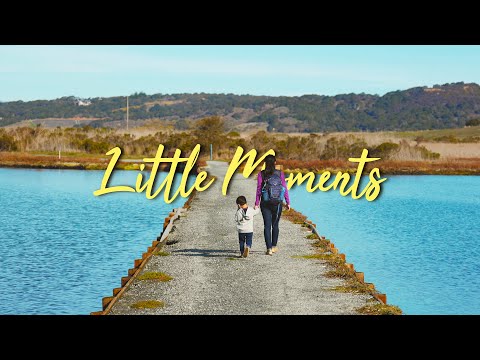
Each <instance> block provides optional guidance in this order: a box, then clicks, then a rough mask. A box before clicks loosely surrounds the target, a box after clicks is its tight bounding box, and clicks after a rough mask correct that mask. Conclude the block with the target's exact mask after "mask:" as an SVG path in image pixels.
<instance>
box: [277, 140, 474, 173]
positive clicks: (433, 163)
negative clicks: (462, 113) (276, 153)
mask: <svg viewBox="0 0 480 360" xmlns="http://www.w3.org/2000/svg"><path fill="white" fill-rule="evenodd" d="M479 147H480V145H479ZM278 163H280V164H281V165H283V167H284V170H285V171H286V172H293V173H297V172H302V173H306V172H309V171H312V172H314V173H321V172H325V171H330V172H331V173H332V174H335V173H336V172H338V171H342V172H348V173H355V172H356V171H357V166H356V165H354V164H353V163H351V162H348V161H341V160H314V161H300V160H279V161H278ZM374 167H378V168H379V169H380V172H381V173H382V174H384V175H440V174H445V175H470V174H471V175H476V174H480V158H458V159H446V160H430V161H426V160H424V161H399V160H379V161H375V162H371V163H369V164H367V165H366V166H365V168H364V172H363V173H364V174H368V173H369V172H370V170H371V169H372V168H374Z"/></svg>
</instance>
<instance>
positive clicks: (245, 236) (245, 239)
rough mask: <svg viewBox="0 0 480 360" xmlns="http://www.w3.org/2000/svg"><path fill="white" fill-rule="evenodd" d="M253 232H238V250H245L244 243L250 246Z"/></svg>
mask: <svg viewBox="0 0 480 360" xmlns="http://www.w3.org/2000/svg"><path fill="white" fill-rule="evenodd" d="M252 240H253V232H251V233H238V242H239V243H240V252H241V253H242V254H243V250H245V243H247V247H249V248H252Z"/></svg>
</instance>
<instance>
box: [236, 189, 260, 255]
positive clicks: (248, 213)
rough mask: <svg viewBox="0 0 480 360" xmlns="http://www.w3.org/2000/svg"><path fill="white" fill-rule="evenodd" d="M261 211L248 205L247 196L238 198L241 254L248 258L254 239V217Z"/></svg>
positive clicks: (238, 227)
mask: <svg viewBox="0 0 480 360" xmlns="http://www.w3.org/2000/svg"><path fill="white" fill-rule="evenodd" d="M259 213H260V209H254V208H252V207H248V204H247V199H246V198H245V196H239V197H238V198H237V212H236V213H235V222H236V223H237V230H238V242H239V243H240V254H241V256H242V257H244V258H246V257H247V256H248V253H249V252H250V249H251V248H252V241H253V217H254V216H255V215H257V214H259Z"/></svg>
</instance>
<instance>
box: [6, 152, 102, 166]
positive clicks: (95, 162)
mask: <svg viewBox="0 0 480 360" xmlns="http://www.w3.org/2000/svg"><path fill="white" fill-rule="evenodd" d="M108 160H109V159H105V158H104V159H102V158H100V157H98V156H82V155H80V156H76V155H73V156H72V155H66V156H65V155H63V156H62V157H61V159H59V158H58V155H56V156H54V155H36V154H29V153H17V152H0V166H4V167H22V168H46V169H82V170H103V169H106V168H107V164H108Z"/></svg>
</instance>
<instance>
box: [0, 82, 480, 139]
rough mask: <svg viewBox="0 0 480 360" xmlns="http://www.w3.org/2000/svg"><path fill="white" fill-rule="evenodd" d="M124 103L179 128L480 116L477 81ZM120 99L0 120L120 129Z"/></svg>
mask: <svg viewBox="0 0 480 360" xmlns="http://www.w3.org/2000/svg"><path fill="white" fill-rule="evenodd" d="M85 103H87V104H88V105H85ZM129 103H130V111H129V115H130V116H129V118H130V120H131V121H130V126H131V127H135V126H141V125H145V124H146V123H148V121H151V120H157V121H160V122H162V123H163V124H164V125H165V126H170V127H171V128H172V129H175V130H177V131H182V130H187V129H189V128H191V127H192V125H193V123H194V122H196V121H197V120H199V119H201V118H204V117H209V116H221V117H223V118H224V119H225V125H226V129H227V130H229V131H231V130H235V131H240V132H242V131H244V130H247V129H250V128H253V129H259V128H264V129H265V130H267V131H269V132H334V131H385V130H392V131H398V130H404V131H406V130H430V129H446V128H461V127H464V126H465V125H467V124H468V123H469V122H470V123H471V124H472V125H475V124H476V123H475V121H478V119H479V118H480V86H479V85H477V84H474V83H471V84H465V83H454V84H445V85H435V86H434V87H433V88H427V87H417V88H412V89H408V90H403V91H394V92H390V93H387V94H385V95H383V96H377V95H368V94H345V95H337V96H322V95H304V96H299V97H286V96H280V97H272V96H252V95H233V94H204V93H200V94H173V95H164V94H155V95H146V94H144V93H136V94H133V95H132V96H130V97H129ZM125 106H126V97H108V98H92V99H83V101H80V99H77V98H75V97H64V98H61V99H56V100H49V101H47V100H38V101H29V102H23V101H15V102H4V103H0V126H7V125H12V124H13V125H14V124H25V121H27V122H28V121H30V120H31V121H32V122H33V124H38V123H43V124H44V125H46V126H52V127H56V126H57V124H58V125H64V124H65V122H59V121H60V120H62V119H69V120H71V125H70V126H82V125H85V124H87V123H89V124H90V126H93V127H113V128H124V127H125V121H124V120H125V115H126V107H125ZM52 119H53V120H52ZM88 119H90V120H88ZM22 122H23V123H22Z"/></svg>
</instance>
